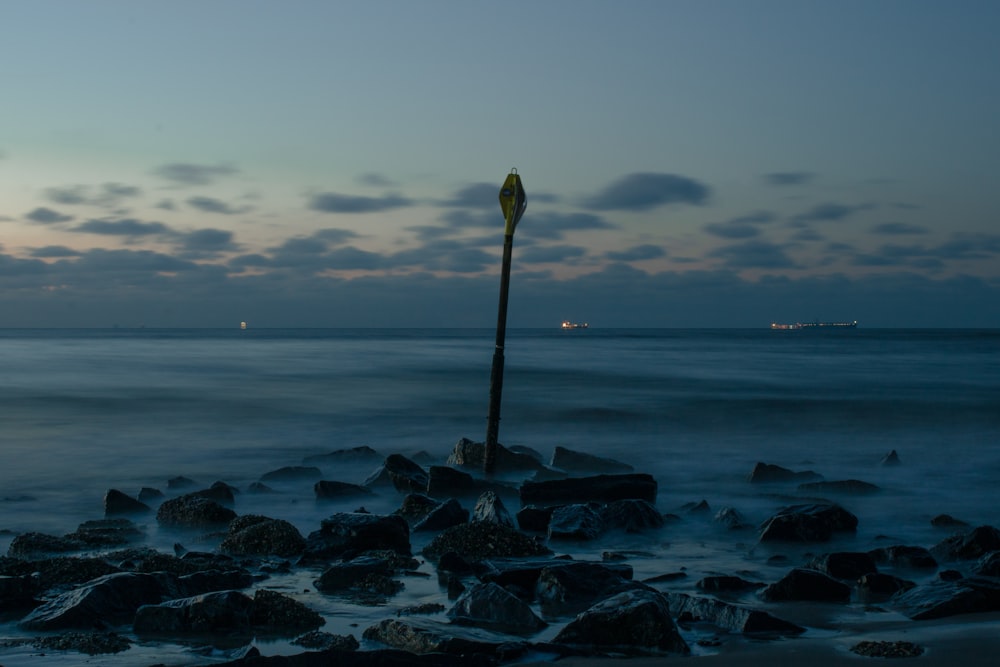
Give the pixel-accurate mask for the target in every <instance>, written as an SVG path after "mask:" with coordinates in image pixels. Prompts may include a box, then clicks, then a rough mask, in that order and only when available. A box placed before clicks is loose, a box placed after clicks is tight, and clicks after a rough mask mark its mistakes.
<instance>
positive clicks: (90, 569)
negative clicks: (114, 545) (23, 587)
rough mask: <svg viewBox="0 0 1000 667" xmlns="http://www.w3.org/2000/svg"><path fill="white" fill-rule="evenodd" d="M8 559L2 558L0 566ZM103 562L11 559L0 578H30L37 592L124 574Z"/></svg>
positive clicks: (86, 559) (55, 558)
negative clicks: (105, 576)
mask: <svg viewBox="0 0 1000 667" xmlns="http://www.w3.org/2000/svg"><path fill="white" fill-rule="evenodd" d="M4 560H6V559H2V558H0V562H2V561H4ZM121 571H122V568H118V567H115V566H114V565H112V564H110V563H108V562H107V561H106V560H104V559H102V558H82V557H72V556H51V557H43V558H42V559H41V560H22V559H20V558H18V559H10V560H8V561H7V562H6V563H4V567H2V570H0V574H3V575H5V576H9V577H22V576H24V577H30V578H31V579H33V580H35V584H36V586H37V588H38V590H39V591H40V592H41V591H46V590H48V589H50V588H55V587H57V586H58V587H60V588H61V590H65V589H66V587H68V586H77V585H80V584H84V583H87V582H88V581H91V580H93V579H96V578H98V577H103V576H104V575H107V574H115V573H117V572H121Z"/></svg>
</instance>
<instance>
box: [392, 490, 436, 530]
mask: <svg viewBox="0 0 1000 667" xmlns="http://www.w3.org/2000/svg"><path fill="white" fill-rule="evenodd" d="M441 505H442V502H441V501H440V500H438V499H437V498H431V497H430V496H428V495H426V494H424V493H408V494H406V495H405V496H404V497H403V502H402V503H401V504H400V506H399V509H398V510H396V511H395V512H393V514H396V515H398V516H401V517H403V518H404V519H406V521H407V522H408V523H411V524H413V523H416V522H417V521H420V520H421V519H423V518H424V517H425V516H427V515H428V514H430V513H431V511H433V510H435V509H437V508H438V507H441Z"/></svg>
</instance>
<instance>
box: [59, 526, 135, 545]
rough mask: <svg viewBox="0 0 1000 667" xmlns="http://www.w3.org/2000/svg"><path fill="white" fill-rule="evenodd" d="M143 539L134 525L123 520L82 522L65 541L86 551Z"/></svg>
mask: <svg viewBox="0 0 1000 667" xmlns="http://www.w3.org/2000/svg"><path fill="white" fill-rule="evenodd" d="M143 537H145V533H143V531H142V530H140V529H139V527H138V526H136V525H135V524H134V523H132V522H131V521H129V520H128V519H124V518H117V519H98V520H96V521H84V522H83V523H81V524H80V525H79V526H77V529H76V530H75V531H73V532H72V533H70V534H68V535H66V538H67V539H70V540H75V541H78V542H80V543H81V544H82V545H84V547H85V548H88V549H105V548H109V547H120V546H124V545H126V544H130V543H132V542H135V541H137V540H140V539H142V538H143Z"/></svg>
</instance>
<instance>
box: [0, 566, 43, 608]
mask: <svg viewBox="0 0 1000 667" xmlns="http://www.w3.org/2000/svg"><path fill="white" fill-rule="evenodd" d="M39 588H40V587H39V581H38V577H35V576H32V575H30V574H22V575H16V576H7V575H0V611H3V610H8V609H18V608H21V607H26V606H34V605H35V595H36V594H38V592H39Z"/></svg>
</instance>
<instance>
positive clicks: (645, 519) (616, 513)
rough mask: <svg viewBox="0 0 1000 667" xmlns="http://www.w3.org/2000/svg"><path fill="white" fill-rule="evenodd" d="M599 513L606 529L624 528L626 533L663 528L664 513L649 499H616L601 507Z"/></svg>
mask: <svg viewBox="0 0 1000 667" xmlns="http://www.w3.org/2000/svg"><path fill="white" fill-rule="evenodd" d="M598 514H599V515H600V517H601V521H602V522H603V523H604V528H605V529H606V530H623V531H625V532H626V533H641V532H643V531H647V530H655V529H657V528H662V527H663V524H664V519H663V515H662V514H660V512H659V510H657V509H656V506H655V505H653V504H652V503H651V502H649V501H647V500H639V499H636V498H625V499H623V500H616V501H614V502H610V503H608V504H607V505H605V506H603V507H601V508H600V510H599V511H598Z"/></svg>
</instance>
